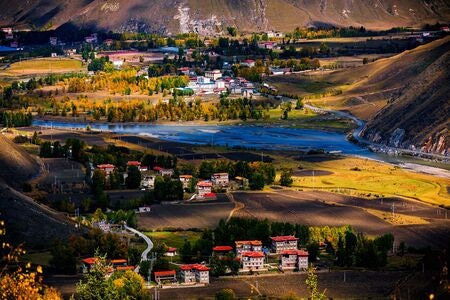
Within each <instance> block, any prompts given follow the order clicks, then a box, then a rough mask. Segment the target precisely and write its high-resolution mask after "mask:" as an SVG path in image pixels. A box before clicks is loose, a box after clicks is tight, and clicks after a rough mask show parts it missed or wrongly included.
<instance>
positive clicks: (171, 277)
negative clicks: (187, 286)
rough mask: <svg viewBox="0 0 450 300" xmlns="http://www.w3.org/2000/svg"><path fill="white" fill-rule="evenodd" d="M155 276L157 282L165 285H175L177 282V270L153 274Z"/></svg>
mask: <svg viewBox="0 0 450 300" xmlns="http://www.w3.org/2000/svg"><path fill="white" fill-rule="evenodd" d="M153 274H154V275H155V282H156V283H158V284H163V283H164V282H170V283H175V282H177V277H176V275H177V273H176V272H175V270H170V271H157V272H154V273H153Z"/></svg>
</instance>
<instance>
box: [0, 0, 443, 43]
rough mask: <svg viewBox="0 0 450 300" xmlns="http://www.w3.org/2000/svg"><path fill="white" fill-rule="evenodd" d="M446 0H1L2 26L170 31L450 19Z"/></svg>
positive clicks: (374, 25) (383, 25) (406, 23)
mask: <svg viewBox="0 0 450 300" xmlns="http://www.w3.org/2000/svg"><path fill="white" fill-rule="evenodd" d="M449 16H450V2H448V1H446V0H397V1H392V0H369V1H366V0H333V1H331V0H320V1H316V0H80V1H65V0H26V1H16V2H15V4H14V5H11V3H10V2H9V1H0V26H5V25H15V26H23V27H28V28H56V27H58V26H60V25H62V24H65V23H74V24H76V25H77V26H80V27H83V26H95V27H97V28H101V29H107V30H115V31H147V32H152V31H159V32H166V33H169V32H171V33H178V32H191V31H194V32H199V33H202V34H205V35H206V34H212V33H217V32H221V31H223V30H224V28H226V26H230V25H231V26H237V27H238V28H239V29H240V30H242V31H259V30H284V31H287V30H292V29H293V28H295V27H296V26H310V25H313V26H317V25H341V26H350V25H352V26H365V27H367V28H373V29H382V28H391V27H394V26H417V25H422V24H424V23H434V22H436V21H441V22H449V20H450V17H449Z"/></svg>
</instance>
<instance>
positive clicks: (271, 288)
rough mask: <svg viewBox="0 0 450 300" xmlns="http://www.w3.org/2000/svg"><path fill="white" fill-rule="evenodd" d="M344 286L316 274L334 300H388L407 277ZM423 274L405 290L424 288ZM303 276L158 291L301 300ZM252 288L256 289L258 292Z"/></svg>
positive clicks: (354, 274) (366, 274) (377, 275)
mask: <svg viewBox="0 0 450 300" xmlns="http://www.w3.org/2000/svg"><path fill="white" fill-rule="evenodd" d="M345 273H346V274H345V276H346V282H344V281H343V278H344V274H343V271H339V272H331V273H329V272H327V271H326V272H319V273H318V274H317V275H318V282H319V291H323V290H325V292H326V295H327V296H328V297H330V298H333V299H335V298H338V299H362V298H364V299H367V298H376V299H389V298H390V296H391V295H392V293H393V291H394V290H395V284H396V282H397V281H399V280H400V279H403V278H405V277H406V276H407V274H406V273H404V272H400V271H395V272H385V271H378V272H376V271H345ZM425 275H426V274H416V275H415V276H413V278H412V279H411V280H408V281H407V282H406V283H405V284H404V286H405V294H406V287H409V288H410V289H411V291H414V288H415V287H416V281H417V282H420V283H421V285H424V284H426V283H428V282H429V280H430V278H427V277H426V276H425ZM305 279H306V274H305V273H290V274H286V275H268V276H262V275H260V276H249V277H244V278H224V279H213V280H212V281H211V284H210V285H209V286H207V287H204V288H190V289H188V288H183V289H162V290H161V289H160V290H159V291H160V295H161V298H162V299H199V298H201V299H214V294H215V293H216V292H218V291H220V290H221V289H225V288H231V289H233V290H234V292H235V293H236V296H238V297H240V298H244V297H245V299H253V298H252V297H255V298H256V296H257V295H258V291H259V295H266V296H269V297H283V296H288V295H290V294H294V295H298V296H300V297H302V296H303V297H305V296H306V295H307V294H308V289H307V287H306V284H305ZM252 286H253V287H256V286H257V287H258V291H257V290H255V289H254V288H253V289H252ZM252 290H253V293H252Z"/></svg>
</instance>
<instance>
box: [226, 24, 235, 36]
mask: <svg viewBox="0 0 450 300" xmlns="http://www.w3.org/2000/svg"><path fill="white" fill-rule="evenodd" d="M227 31H228V34H229V35H231V36H233V37H234V36H236V35H237V29H236V27H231V26H228V27H227Z"/></svg>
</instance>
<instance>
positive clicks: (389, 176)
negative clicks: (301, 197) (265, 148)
mask: <svg viewBox="0 0 450 300" xmlns="http://www.w3.org/2000/svg"><path fill="white" fill-rule="evenodd" d="M278 165H279V167H280V168H281V167H288V168H293V169H294V170H295V169H297V168H298V166H301V167H302V168H303V169H305V170H323V171H328V172H330V173H331V174H329V175H323V176H314V177H313V176H293V179H294V183H293V187H294V188H301V189H304V188H306V189H321V190H326V191H331V192H336V193H341V194H348V195H353V196H358V197H365V198H376V197H388V196H397V197H405V198H409V199H415V200H419V201H422V202H425V203H429V204H433V205H443V206H450V195H449V194H448V192H447V187H448V186H450V180H448V179H445V178H438V177H435V176H432V175H427V174H422V173H414V172H410V171H406V170H403V169H401V168H399V167H396V166H393V165H390V164H386V163H382V162H378V161H374V160H370V159H363V158H357V157H341V158H338V159H330V160H323V161H319V162H310V161H303V160H300V161H292V160H291V161H283V162H282V163H279V164H278Z"/></svg>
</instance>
